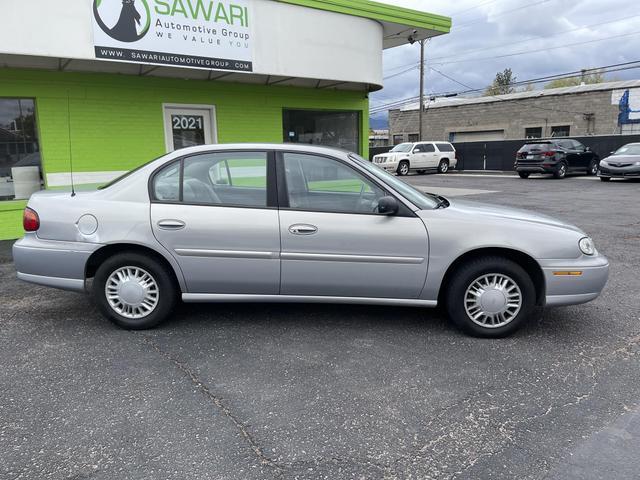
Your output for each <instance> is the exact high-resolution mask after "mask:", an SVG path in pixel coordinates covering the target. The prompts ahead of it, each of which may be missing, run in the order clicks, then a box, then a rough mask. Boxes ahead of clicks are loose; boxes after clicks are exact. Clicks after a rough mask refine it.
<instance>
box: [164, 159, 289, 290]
mask: <svg viewBox="0 0 640 480" xmlns="http://www.w3.org/2000/svg"><path fill="white" fill-rule="evenodd" d="M267 179H269V181H267ZM267 185H269V187H267ZM274 187H275V165H274V160H273V155H272V154H268V153H267V152H263V151H228V152H225V151H221V152H211V153H202V154H197V155H191V156H188V157H185V158H184V159H181V160H179V161H177V162H173V163H171V164H169V165H168V166H166V167H164V168H163V169H162V170H159V171H158V172H157V173H156V174H155V175H154V176H153V179H152V192H151V193H152V197H153V199H152V203H151V226H152V229H153V233H154V235H155V237H156V238H157V239H158V241H159V242H160V243H161V244H162V245H163V246H164V247H165V248H166V249H167V250H168V251H169V252H170V253H171V254H172V255H173V256H174V257H175V258H176V260H177V261H178V263H179V264H180V268H181V269H182V272H183V273H184V277H185V280H186V284H187V290H188V292H189V293H220V294H230V293H237V294H277V293H278V290H279V286H280V260H279V255H280V230H279V224H278V210H277V206H276V197H275V188H274Z"/></svg>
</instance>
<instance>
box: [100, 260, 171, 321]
mask: <svg viewBox="0 0 640 480" xmlns="http://www.w3.org/2000/svg"><path fill="white" fill-rule="evenodd" d="M108 292H112V293H111V296H110V297H108ZM91 293H92V295H93V298H94V300H95V302H96V304H97V305H98V308H99V309H100V312H101V313H102V314H103V315H104V316H105V317H107V318H108V319H109V320H111V321H112V322H113V323H115V324H116V325H118V326H120V327H122V328H126V329H129V330H144V329H147V328H153V327H155V326H157V325H158V324H160V323H161V322H163V321H164V320H166V319H167V317H169V316H170V315H171V313H172V312H173V309H174V308H175V305H176V303H177V297H178V287H177V285H176V282H175V280H174V277H173V274H172V273H169V272H168V271H167V269H166V268H165V267H164V266H163V265H161V264H160V263H159V262H158V261H156V260H154V259H153V258H151V257H149V256H147V255H143V254H140V253H136V252H126V253H119V254H117V255H114V256H112V257H110V258H108V259H107V260H105V261H104V262H103V263H102V264H101V265H100V266H99V267H98V269H97V271H96V274H95V277H94V280H93V287H92V292H91Z"/></svg>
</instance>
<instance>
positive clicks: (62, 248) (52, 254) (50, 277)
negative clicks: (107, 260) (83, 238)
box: [13, 233, 102, 291]
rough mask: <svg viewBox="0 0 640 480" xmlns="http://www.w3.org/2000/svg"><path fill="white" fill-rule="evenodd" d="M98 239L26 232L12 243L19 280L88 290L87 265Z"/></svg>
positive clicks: (96, 247)
mask: <svg viewBox="0 0 640 480" xmlns="http://www.w3.org/2000/svg"><path fill="white" fill-rule="evenodd" d="M100 247H102V245H101V244H97V243H83V242H62V241H57V240H43V239H40V238H38V236H37V235H36V234H35V233H27V234H26V235H25V236H24V238H21V239H20V240H18V241H17V242H16V243H14V244H13V262H14V264H15V267H16V270H17V275H18V278H19V279H20V280H24V281H25V282H30V283H35V284H38V285H44V286H47V287H54V288H61V289H63V290H76V291H84V290H85V266H86V264H87V260H88V259H89V257H90V256H91V254H92V253H93V252H95V251H96V250H97V249H99V248H100Z"/></svg>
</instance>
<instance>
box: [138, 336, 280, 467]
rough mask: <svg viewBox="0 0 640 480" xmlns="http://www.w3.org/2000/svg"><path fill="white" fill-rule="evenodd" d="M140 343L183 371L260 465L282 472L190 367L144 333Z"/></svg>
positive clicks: (242, 424)
mask: <svg viewBox="0 0 640 480" xmlns="http://www.w3.org/2000/svg"><path fill="white" fill-rule="evenodd" d="M142 343H143V344H145V345H148V346H150V347H151V348H152V349H153V350H154V351H155V352H156V353H158V354H160V355H161V356H163V357H164V358H166V359H167V360H169V361H170V362H171V363H172V364H173V365H174V366H175V367H176V368H177V369H178V370H180V371H181V372H182V373H184V374H185V375H186V376H187V378H188V379H189V380H191V383H193V384H194V385H195V387H196V388H197V389H198V390H199V391H200V393H202V394H203V395H204V396H205V397H206V398H207V399H208V400H209V401H210V402H211V403H213V404H214V405H215V406H216V408H218V410H220V411H221V412H222V413H223V414H224V415H225V416H226V417H227V418H228V419H229V420H231V423H233V425H234V427H236V429H237V430H238V431H239V432H240V434H241V435H242V437H243V438H244V440H245V441H246V442H247V443H248V444H249V447H250V448H251V450H252V451H253V453H254V454H255V455H256V457H258V460H259V461H260V463H261V464H262V465H266V466H268V467H270V468H273V469H274V474H275V476H277V477H279V476H281V475H282V473H283V468H282V467H281V466H280V465H279V464H278V463H277V462H276V461H275V460H273V459H272V458H270V457H269V456H268V455H266V454H265V453H264V452H263V450H262V448H260V446H259V445H258V442H256V440H255V439H254V438H253V436H252V435H251V433H249V431H248V430H247V427H246V426H245V425H244V423H242V422H241V421H240V420H239V419H238V418H237V417H236V416H235V415H234V414H233V412H231V409H230V408H229V407H228V406H226V405H225V404H224V402H223V401H222V400H221V399H220V397H218V396H217V395H215V394H214V393H213V392H212V391H211V390H210V389H209V387H208V386H207V385H205V384H204V383H203V382H202V381H201V380H200V379H199V378H198V375H197V374H196V373H195V372H194V371H193V370H192V369H191V368H189V366H188V365H187V364H186V363H184V362H182V361H180V360H178V359H177V358H175V357H174V356H173V355H171V354H170V353H169V352H167V351H165V350H163V349H162V348H161V347H160V345H158V344H157V343H156V342H154V341H153V340H152V339H151V338H149V337H148V336H146V335H142Z"/></svg>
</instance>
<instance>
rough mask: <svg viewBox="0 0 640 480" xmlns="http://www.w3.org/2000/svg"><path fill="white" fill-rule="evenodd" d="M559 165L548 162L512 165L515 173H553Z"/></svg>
mask: <svg viewBox="0 0 640 480" xmlns="http://www.w3.org/2000/svg"><path fill="white" fill-rule="evenodd" d="M558 165H559V163H557V162H556V163H549V162H518V161H516V163H515V164H514V165H513V167H514V168H515V170H516V172H525V173H555V171H556V170H557V169H558Z"/></svg>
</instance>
